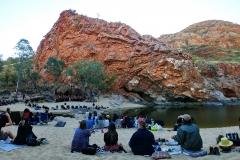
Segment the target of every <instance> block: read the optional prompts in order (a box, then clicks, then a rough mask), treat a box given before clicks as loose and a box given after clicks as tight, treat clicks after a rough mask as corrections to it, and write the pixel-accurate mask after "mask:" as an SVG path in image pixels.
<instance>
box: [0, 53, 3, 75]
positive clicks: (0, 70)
mask: <svg viewBox="0 0 240 160" xmlns="http://www.w3.org/2000/svg"><path fill="white" fill-rule="evenodd" d="M2 57H3V55H2V54H0V72H2V71H3V60H2Z"/></svg>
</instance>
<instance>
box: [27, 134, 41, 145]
mask: <svg viewBox="0 0 240 160" xmlns="http://www.w3.org/2000/svg"><path fill="white" fill-rule="evenodd" d="M26 142H27V145H28V146H39V145H40V143H39V142H38V141H37V138H35V137H34V136H33V135H32V134H30V135H29V136H28V137H27V139H26Z"/></svg>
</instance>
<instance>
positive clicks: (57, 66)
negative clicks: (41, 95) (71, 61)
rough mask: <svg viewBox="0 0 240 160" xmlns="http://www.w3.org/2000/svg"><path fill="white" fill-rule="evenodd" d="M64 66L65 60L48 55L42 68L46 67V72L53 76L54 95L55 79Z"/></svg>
mask: <svg viewBox="0 0 240 160" xmlns="http://www.w3.org/2000/svg"><path fill="white" fill-rule="evenodd" d="M64 67H65V62H64V61H63V60H58V59H57V58H55V57H49V58H48V60H47V62H46V64H45V66H44V69H46V71H47V73H49V74H50V75H52V76H53V79H54V95H55V86H56V85H57V79H58V78H59V77H60V75H61V74H62V71H63V69H64Z"/></svg>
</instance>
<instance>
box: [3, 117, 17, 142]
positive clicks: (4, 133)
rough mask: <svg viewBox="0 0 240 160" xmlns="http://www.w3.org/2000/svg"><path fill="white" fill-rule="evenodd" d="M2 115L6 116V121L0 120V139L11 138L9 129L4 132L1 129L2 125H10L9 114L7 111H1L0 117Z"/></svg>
mask: <svg viewBox="0 0 240 160" xmlns="http://www.w3.org/2000/svg"><path fill="white" fill-rule="evenodd" d="M4 115H5V117H6V118H7V123H6V122H0V140H6V139H8V137H10V138H11V139H13V138H14V136H13V134H12V132H10V131H7V132H4V131H3V130H2V127H6V126H11V125H12V120H11V118H10V116H9V114H8V113H7V112H3V113H2V115H1V118H2V117H3V116H4Z"/></svg>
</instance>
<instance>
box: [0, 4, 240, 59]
mask: <svg viewBox="0 0 240 160" xmlns="http://www.w3.org/2000/svg"><path fill="white" fill-rule="evenodd" d="M239 8H240V0H0V54H2V55H3V59H7V58H8V57H10V56H14V52H15V50H14V49H13V48H14V46H16V44H17V42H18V41H19V40H20V39H21V38H24V39H27V40H28V41H29V42H30V45H31V46H32V47H33V50H34V51H36V50H37V47H38V45H39V43H40V41H41V40H42V38H43V36H44V35H46V34H47V33H48V32H49V31H50V30H51V28H52V26H53V24H54V23H55V22H56V21H57V19H58V18H59V14H60V13H61V12H62V11H63V10H67V9H75V10H76V11H77V13H78V14H83V15H87V16H88V17H92V18H97V17H98V15H99V17H98V18H99V19H104V20H106V21H108V22H119V21H121V22H122V23H125V24H127V25H129V26H131V27H132V28H133V29H135V30H136V31H137V32H138V33H140V34H141V35H144V34H149V35H152V36H153V37H156V38H157V37H159V36H160V35H162V34H170V33H176V32H179V31H181V30H183V29H184V28H186V27H188V26H189V25H191V24H194V23H197V22H201V21H205V20H212V19H215V20H224V21H230V22H233V23H237V24H240V9H239Z"/></svg>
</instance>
